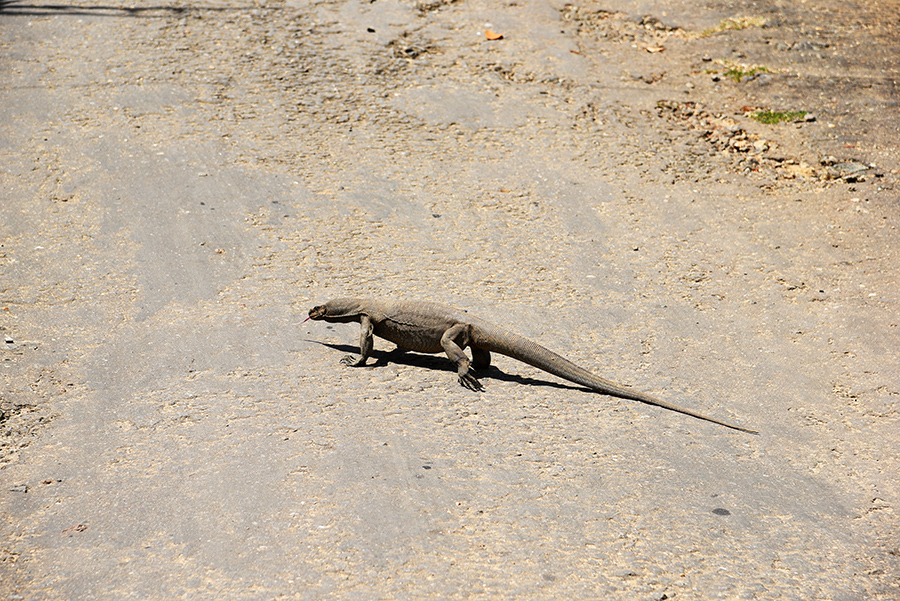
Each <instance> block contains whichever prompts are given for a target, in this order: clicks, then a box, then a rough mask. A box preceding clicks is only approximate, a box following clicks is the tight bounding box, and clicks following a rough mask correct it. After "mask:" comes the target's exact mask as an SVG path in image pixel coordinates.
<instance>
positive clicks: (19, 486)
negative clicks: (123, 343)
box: [9, 484, 28, 492]
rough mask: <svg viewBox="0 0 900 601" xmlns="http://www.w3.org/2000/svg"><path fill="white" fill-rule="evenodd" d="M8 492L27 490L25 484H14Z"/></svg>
mask: <svg viewBox="0 0 900 601" xmlns="http://www.w3.org/2000/svg"><path fill="white" fill-rule="evenodd" d="M9 492H28V485H27V484H16V485H15V486H13V487H12V488H10V489H9Z"/></svg>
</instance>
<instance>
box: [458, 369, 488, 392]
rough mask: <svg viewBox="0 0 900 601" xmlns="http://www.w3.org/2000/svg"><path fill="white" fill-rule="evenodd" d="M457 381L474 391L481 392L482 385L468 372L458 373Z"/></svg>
mask: <svg viewBox="0 0 900 601" xmlns="http://www.w3.org/2000/svg"><path fill="white" fill-rule="evenodd" d="M459 383H460V384H462V385H463V386H464V387H466V388H468V389H469V390H474V391H475V392H481V391H483V390H484V386H482V385H481V382H479V381H478V380H477V379H476V378H475V376H473V375H472V374H470V373H465V374H459Z"/></svg>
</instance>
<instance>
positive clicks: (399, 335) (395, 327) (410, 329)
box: [374, 320, 444, 353]
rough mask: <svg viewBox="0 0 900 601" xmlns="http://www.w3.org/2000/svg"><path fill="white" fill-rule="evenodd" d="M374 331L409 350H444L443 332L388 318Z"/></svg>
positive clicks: (428, 351)
mask: <svg viewBox="0 0 900 601" xmlns="http://www.w3.org/2000/svg"><path fill="white" fill-rule="evenodd" d="M374 333H375V335H376V336H378V337H379V338H384V339H385V340H389V341H390V342H393V343H394V344H396V345H397V346H399V347H400V348H404V349H406V350H408V351H415V352H417V353H441V352H443V351H444V347H442V346H441V336H442V335H443V332H440V333H437V334H436V333H434V332H432V331H430V330H429V329H426V328H422V327H416V326H412V325H407V324H403V323H396V322H393V321H389V320H386V321H382V322H381V323H378V324H375V327H374Z"/></svg>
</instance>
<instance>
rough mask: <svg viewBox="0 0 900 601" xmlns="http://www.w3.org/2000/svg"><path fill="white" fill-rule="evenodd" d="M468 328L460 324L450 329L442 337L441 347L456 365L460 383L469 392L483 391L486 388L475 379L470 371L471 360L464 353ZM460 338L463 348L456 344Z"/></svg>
mask: <svg viewBox="0 0 900 601" xmlns="http://www.w3.org/2000/svg"><path fill="white" fill-rule="evenodd" d="M467 329H468V326H467V325H466V324H464V323H458V324H456V325H455V326H452V327H450V328H449V329H448V330H447V331H446V332H444V335H443V336H441V346H442V347H444V352H445V353H447V356H448V357H450V360H451V361H453V363H455V364H456V371H457V374H458V377H459V383H460V384H462V385H463V386H465V387H466V388H468V389H469V390H475V391H481V390H484V386H482V385H481V382H479V381H478V380H476V379H475V376H473V375H472V373H471V371H470V370H469V365H470V362H469V358H468V357H466V354H465V353H464V352H463V348H464V347H465V346H466V345H467V344H468V336H469V335H468V330H467ZM458 338H462V340H461V342H462V347H461V346H460V345H459V344H457V343H456V340H457V339H458Z"/></svg>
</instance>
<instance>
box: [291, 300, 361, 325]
mask: <svg viewBox="0 0 900 601" xmlns="http://www.w3.org/2000/svg"><path fill="white" fill-rule="evenodd" d="M359 315H360V309H359V301H357V300H356V299H352V298H336V299H334V300H330V301H328V302H327V303H325V304H324V305H317V306H315V307H313V308H312V309H310V310H309V317H307V318H306V319H304V320H303V321H304V322H306V321H309V320H310V319H312V320H313V321H321V320H324V321H327V322H330V323H335V322H337V323H346V322H350V321H359Z"/></svg>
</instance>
